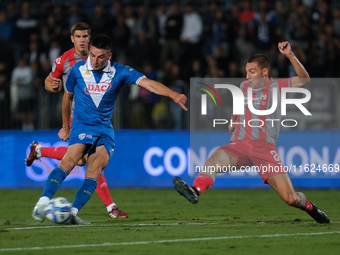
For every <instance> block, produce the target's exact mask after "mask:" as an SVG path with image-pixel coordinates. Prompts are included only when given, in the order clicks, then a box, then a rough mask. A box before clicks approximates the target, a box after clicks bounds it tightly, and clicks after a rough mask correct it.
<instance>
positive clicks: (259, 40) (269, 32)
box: [252, 10, 276, 56]
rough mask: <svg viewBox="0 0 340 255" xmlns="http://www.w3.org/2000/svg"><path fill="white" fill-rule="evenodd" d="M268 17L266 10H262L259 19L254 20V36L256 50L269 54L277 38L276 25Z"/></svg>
mask: <svg viewBox="0 0 340 255" xmlns="http://www.w3.org/2000/svg"><path fill="white" fill-rule="evenodd" d="M266 17H267V15H266V12H265V11H264V10H261V12H260V13H259V16H258V17H257V19H255V20H254V27H253V32H252V38H253V42H254V44H255V47H256V52H258V53H261V54H263V55H266V56H268V53H269V50H270V48H271V45H272V44H274V43H276V38H275V27H274V26H273V25H272V23H270V22H269V21H267V18H266Z"/></svg>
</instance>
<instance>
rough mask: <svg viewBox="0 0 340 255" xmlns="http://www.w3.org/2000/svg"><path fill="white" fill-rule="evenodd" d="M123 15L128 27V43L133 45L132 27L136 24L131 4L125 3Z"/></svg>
mask: <svg viewBox="0 0 340 255" xmlns="http://www.w3.org/2000/svg"><path fill="white" fill-rule="evenodd" d="M124 17H125V24H126V25H127V26H128V28H129V29H130V42H129V45H133V43H134V39H135V37H134V29H135V26H136V18H135V14H134V11H133V7H132V6H131V5H126V6H125V8H124Z"/></svg>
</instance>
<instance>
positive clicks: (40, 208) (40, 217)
mask: <svg viewBox="0 0 340 255" xmlns="http://www.w3.org/2000/svg"><path fill="white" fill-rule="evenodd" d="M46 206H47V204H36V205H35V207H34V209H33V212H32V217H33V219H35V220H37V221H40V222H43V221H44V220H45V214H46V210H45V209H46Z"/></svg>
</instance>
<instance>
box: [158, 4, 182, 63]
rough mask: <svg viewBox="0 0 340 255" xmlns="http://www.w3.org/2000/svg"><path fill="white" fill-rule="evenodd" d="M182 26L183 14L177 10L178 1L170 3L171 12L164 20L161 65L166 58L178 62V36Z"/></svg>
mask: <svg viewBox="0 0 340 255" xmlns="http://www.w3.org/2000/svg"><path fill="white" fill-rule="evenodd" d="M182 27H183V16H182V14H181V13H180V11H179V4H178V2H173V3H172V5H171V14H170V15H169V17H168V18H167V19H166V22H165V42H164V45H163V47H162V50H161V58H160V61H161V66H164V64H165V62H166V60H167V59H171V60H173V61H174V62H175V63H179V59H180V36H181V31H182Z"/></svg>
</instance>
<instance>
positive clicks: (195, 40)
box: [180, 2, 203, 65]
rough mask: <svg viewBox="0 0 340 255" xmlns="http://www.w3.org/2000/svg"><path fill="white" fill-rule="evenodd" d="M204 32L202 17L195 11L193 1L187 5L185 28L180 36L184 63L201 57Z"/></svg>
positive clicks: (189, 62) (184, 18) (184, 20)
mask: <svg viewBox="0 0 340 255" xmlns="http://www.w3.org/2000/svg"><path fill="white" fill-rule="evenodd" d="M202 33H203V22H202V18H201V16H200V15H199V14H198V13H197V12H196V11H194V5H193V3H191V2H189V3H187V4H186V5H185V13H184V15H183V29H182V33H181V37H180V39H181V43H182V48H183V56H182V59H183V62H182V63H183V64H186V65H188V64H189V65H191V62H192V60H193V59H194V58H201V49H200V46H201V44H200V43H201V36H202Z"/></svg>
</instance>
